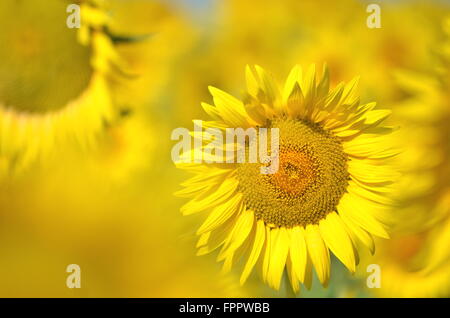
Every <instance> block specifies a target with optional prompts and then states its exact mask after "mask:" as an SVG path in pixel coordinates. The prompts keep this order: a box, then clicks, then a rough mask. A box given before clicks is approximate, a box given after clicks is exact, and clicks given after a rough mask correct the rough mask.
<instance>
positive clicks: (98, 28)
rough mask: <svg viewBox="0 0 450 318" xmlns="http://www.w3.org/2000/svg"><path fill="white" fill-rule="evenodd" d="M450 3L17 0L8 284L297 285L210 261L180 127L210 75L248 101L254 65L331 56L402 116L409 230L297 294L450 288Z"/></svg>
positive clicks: (3, 82) (226, 291)
mask: <svg viewBox="0 0 450 318" xmlns="http://www.w3.org/2000/svg"><path fill="white" fill-rule="evenodd" d="M47 2H48V3H47ZM370 3H377V4H378V5H379V6H380V8H381V28H375V29H371V28H368V27H367V23H366V20H367V18H368V16H369V15H370V13H368V12H367V11H366V9H367V6H368V5H369V4H370ZM70 4H77V5H79V6H80V8H81V11H80V12H81V26H80V28H77V27H75V28H69V27H68V26H67V24H66V22H67V19H68V18H69V17H70V16H71V14H73V12H71V11H69V12H68V11H67V10H66V9H67V6H68V5H70ZM449 14H450V2H447V1H444V0H441V1H413V0H411V1H373V2H372V1H362V0H359V1H358V0H343V1H325V0H316V1H307V0H305V1H298V0H284V1H275V0H267V1H260V0H259V1H258V0H210V1H208V0H203V1H202V0H165V1H164V0H81V1H75V0H73V1H69V0H48V1H46V4H45V5H44V4H43V2H42V1H40V0H27V1H20V0H2V2H1V4H0V60H1V64H2V65H1V67H0V296H1V297H293V296H295V295H293V294H292V291H291V290H290V287H289V286H288V284H284V285H286V286H284V285H283V286H282V288H281V289H280V291H274V290H271V289H270V288H269V287H267V286H265V285H264V284H263V283H261V282H260V280H259V279H258V277H257V276H256V275H255V277H251V279H250V280H249V282H247V283H246V285H244V286H239V279H238V277H239V276H238V275H239V273H233V272H232V273H231V274H229V275H226V276H223V275H221V274H220V264H218V263H216V261H215V255H214V254H213V255H210V256H201V257H198V256H196V255H195V254H196V251H195V244H196V237H195V231H196V228H197V225H198V224H199V220H198V219H197V218H196V217H195V216H190V217H183V216H181V213H179V208H180V206H181V205H182V204H183V203H184V200H183V199H180V198H176V197H174V196H173V192H175V191H176V190H178V189H179V186H178V185H179V183H180V182H181V181H183V180H184V179H185V178H186V174H185V173H184V172H183V171H180V170H177V169H175V166H174V164H173V163H172V161H171V157H170V150H171V147H172V145H173V141H171V140H170V133H171V131H172V130H173V129H174V128H177V127H187V128H190V127H192V120H193V119H206V118H207V117H206V114H204V113H203V112H202V109H201V107H200V103H201V102H211V100H212V98H211V97H210V95H209V93H208V89H207V88H208V85H213V86H215V87H219V88H221V89H223V90H224V91H227V92H230V93H232V94H233V95H235V96H241V92H242V90H243V87H244V85H245V78H244V69H245V65H247V64H259V65H261V66H263V67H264V68H266V69H268V70H271V71H272V73H274V75H275V77H276V78H277V79H278V80H280V81H281V80H283V79H284V78H285V77H286V76H287V74H288V72H289V70H290V69H291V68H292V66H293V65H295V64H300V65H302V66H305V65H309V64H311V63H317V64H319V65H320V64H323V63H327V64H328V65H329V68H330V73H331V79H332V83H333V84H334V85H335V84H337V83H339V82H340V81H348V80H350V79H351V78H353V77H354V76H357V75H360V76H361V92H360V93H361V100H362V101H363V102H369V101H373V100H375V101H377V102H378V104H379V105H382V106H383V108H391V109H392V110H393V116H392V119H391V124H392V125H394V126H397V127H399V128H400V129H399V132H398V134H397V137H396V138H397V143H398V144H399V145H400V146H401V147H402V152H401V154H400V155H399V156H398V158H397V159H396V160H397V161H396V164H397V165H398V169H399V170H401V171H402V178H401V181H400V182H399V185H398V187H397V188H398V189H397V190H396V191H397V192H396V193H394V194H393V196H394V197H395V199H396V202H398V203H397V204H396V205H395V206H394V207H393V208H392V213H393V214H395V216H396V224H395V225H394V227H393V234H392V239H391V240H383V241H380V242H378V245H377V251H376V253H375V255H373V256H371V255H363V257H362V258H361V262H360V266H359V268H360V270H359V272H358V273H357V274H356V275H354V276H352V275H350V274H349V273H347V272H346V270H345V269H344V268H343V266H342V265H341V264H340V263H339V262H337V261H336V260H333V268H332V273H331V281H330V284H329V285H330V286H329V287H328V288H326V289H325V288H322V287H321V286H320V284H319V283H318V281H315V282H314V283H313V288H312V290H311V291H306V290H302V293H301V294H300V295H296V296H297V297H449V296H450V287H449V286H450V251H448V246H449V240H450V158H449V155H450V129H449V127H448V124H447V123H448V120H449V119H450V85H449V84H450V82H449V80H450V77H449V74H450V73H449V71H450V44H449V43H450V42H449V38H448V36H449V33H450V22H449V20H448V19H447V17H448V15H449ZM69 264H78V265H79V266H80V268H81V288H79V289H69V288H67V286H66V279H67V276H68V275H69V273H67V272H66V267H67V266H68V265H69ZM368 264H379V265H380V267H381V274H382V276H381V277H382V283H381V288H379V289H370V288H368V287H367V285H366V278H367V276H368V273H367V271H366V266H367V265H368Z"/></svg>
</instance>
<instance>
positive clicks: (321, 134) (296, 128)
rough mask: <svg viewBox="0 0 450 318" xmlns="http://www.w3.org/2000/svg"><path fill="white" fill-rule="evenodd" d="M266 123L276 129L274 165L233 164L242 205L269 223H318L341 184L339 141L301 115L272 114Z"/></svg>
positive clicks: (344, 180) (332, 206) (344, 177)
mask: <svg viewBox="0 0 450 318" xmlns="http://www.w3.org/2000/svg"><path fill="white" fill-rule="evenodd" d="M270 128H279V133H280V153H279V169H278V171H277V172H276V173H275V174H272V175H265V174H261V172H260V166H261V165H260V164H254V163H253V164H252V163H244V164H240V165H239V167H238V169H237V176H238V178H239V184H240V191H241V192H242V193H243V195H244V200H245V203H246V205H247V208H248V209H252V210H253V211H254V212H255V215H256V217H257V219H262V220H264V222H265V223H266V224H268V225H272V226H278V227H280V226H285V227H293V226H296V225H302V226H306V225H308V224H315V223H318V222H319V221H320V220H321V219H323V218H324V217H325V216H326V215H327V214H328V213H330V212H332V211H335V210H336V206H337V205H338V203H339V200H340V199H341V197H342V195H343V194H344V193H345V191H346V188H347V184H348V179H349V174H348V172H347V156H346V154H345V153H344V151H343V148H342V145H341V143H340V141H339V140H338V139H337V138H336V137H334V136H333V135H331V134H330V133H329V132H326V131H325V130H323V129H322V128H321V127H319V126H318V125H314V124H311V123H309V122H306V121H299V120H291V119H282V120H276V121H273V122H272V123H271V125H270Z"/></svg>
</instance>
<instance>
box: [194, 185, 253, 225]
mask: <svg viewBox="0 0 450 318" xmlns="http://www.w3.org/2000/svg"><path fill="white" fill-rule="evenodd" d="M243 208H244V207H243V204H242V194H241V193H238V194H236V195H235V196H234V197H233V198H231V199H230V200H229V201H227V202H226V203H223V204H221V205H219V206H217V207H215V208H214V209H213V210H212V211H211V213H210V214H209V215H208V217H207V218H206V220H205V222H203V224H202V225H201V226H200V228H199V229H198V230H197V234H203V233H205V232H208V231H211V230H214V229H215V228H216V227H218V226H219V225H221V224H223V223H224V222H225V221H226V220H228V219H229V218H230V217H231V216H232V215H233V214H237V213H239V212H240V211H241V210H242V209H243Z"/></svg>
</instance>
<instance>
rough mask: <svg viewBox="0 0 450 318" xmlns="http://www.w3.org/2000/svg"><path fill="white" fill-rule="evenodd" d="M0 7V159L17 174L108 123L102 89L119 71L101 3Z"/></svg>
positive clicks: (7, 1) (13, 0)
mask: <svg viewBox="0 0 450 318" xmlns="http://www.w3.org/2000/svg"><path fill="white" fill-rule="evenodd" d="M77 3H79V5H80V8H81V9H80V14H81V27H80V28H79V29H77V28H73V29H72V28H69V27H68V25H67V20H68V18H69V14H70V13H68V12H67V8H68V5H69V4H70V2H68V1H64V0H50V1H46V4H45V5H43V4H42V1H39V0H29V1H17V0H4V1H1V3H0V21H2V29H1V32H0V48H1V49H0V59H1V60H2V65H3V66H2V69H1V71H0V157H1V158H5V160H6V161H7V165H8V169H10V170H12V169H16V170H20V169H21V168H23V167H24V166H26V165H27V164H28V163H30V162H31V161H33V160H35V159H37V158H39V157H41V156H42V155H45V154H47V153H48V152H49V151H51V150H52V149H55V148H56V147H57V146H60V145H61V144H62V143H64V142H67V141H76V142H77V143H79V144H81V145H82V146H83V147H86V146H90V145H91V144H92V143H93V142H94V140H95V138H96V136H97V135H98V133H99V132H100V131H101V130H102V129H103V127H104V126H105V122H108V121H110V120H112V118H113V116H114V112H113V108H114V107H113V106H114V105H113V101H112V99H111V94H110V88H109V82H110V80H111V79H113V78H118V74H119V73H120V72H119V71H118V69H119V68H120V67H123V65H121V60H120V58H119V56H118V54H117V53H116V51H115V48H114V46H113V42H112V40H111V39H110V37H109V36H108V35H107V34H106V32H105V30H106V29H105V26H106V24H107V23H108V16H107V14H106V11H105V10H104V7H103V1H91V0H82V1H77Z"/></svg>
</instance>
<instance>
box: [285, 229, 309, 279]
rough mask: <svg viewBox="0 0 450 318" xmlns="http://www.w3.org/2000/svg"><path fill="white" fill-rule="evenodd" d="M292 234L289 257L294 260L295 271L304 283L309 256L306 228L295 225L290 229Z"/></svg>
mask: <svg viewBox="0 0 450 318" xmlns="http://www.w3.org/2000/svg"><path fill="white" fill-rule="evenodd" d="M290 234H291V246H290V248H289V258H290V259H291V261H292V268H293V270H294V271H295V275H296V277H297V278H298V279H299V280H300V281H301V282H302V283H304V281H305V271H306V262H307V258H308V251H307V247H306V242H305V236H304V230H303V228H300V227H299V226H295V227H293V228H292V229H291V230H290Z"/></svg>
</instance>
